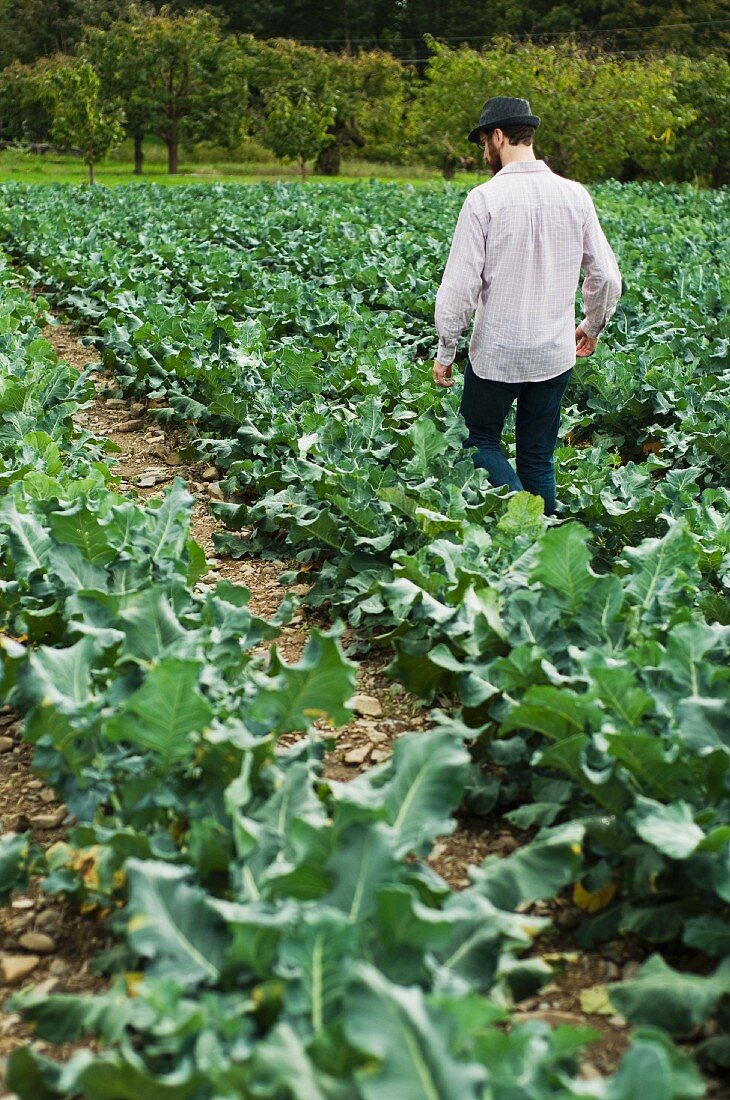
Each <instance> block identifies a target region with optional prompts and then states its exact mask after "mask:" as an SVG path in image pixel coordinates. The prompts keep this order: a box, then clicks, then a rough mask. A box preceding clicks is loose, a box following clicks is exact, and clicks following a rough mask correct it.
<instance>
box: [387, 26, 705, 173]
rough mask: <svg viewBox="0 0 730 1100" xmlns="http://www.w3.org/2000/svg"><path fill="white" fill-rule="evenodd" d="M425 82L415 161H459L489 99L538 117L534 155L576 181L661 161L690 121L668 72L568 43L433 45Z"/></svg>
mask: <svg viewBox="0 0 730 1100" xmlns="http://www.w3.org/2000/svg"><path fill="white" fill-rule="evenodd" d="M431 49H432V51H433V52H432V58H431V61H430V62H429V65H428V68H427V70H426V80H425V83H424V85H423V87H422V88H421V90H420V93H419V94H418V95H417V97H416V100H415V102H414V105H413V108H412V111H411V113H410V117H409V143H410V147H411V150H412V155H413V156H414V157H418V156H425V159H427V160H430V162H431V163H440V162H442V160H443V157H444V155H445V153H448V154H450V155H457V156H466V155H468V153H470V152H471V153H473V151H474V147H473V146H470V144H469V142H468V141H467V140H466V135H467V133H468V132H469V130H470V129H471V128H472V127H473V125H474V122H475V120H476V118H477V117H478V112H479V110H480V108H481V105H482V104H483V102H484V101H485V100H486V99H487V98H488V96H489V95H512V96H522V97H526V98H527V99H529V100H530V105H531V107H532V109H533V111H534V112H535V114H537V115H539V116H540V117H541V120H542V124H541V126H540V129H539V130H538V131H537V135H536V138H535V145H536V150H537V151H538V155H542V156H544V157H545V159H546V160H547V161H548V163H549V164H550V165H551V167H552V168H554V169H555V171H557V172H560V173H562V174H565V175H570V176H572V177H573V178H575V179H579V180H586V181H587V180H596V179H604V178H606V177H608V176H617V177H618V176H620V175H621V173H622V170H623V166H624V164H625V162H626V161H627V160H629V159H633V160H634V161H636V162H637V163H638V164H639V165H641V164H642V162H643V161H647V160H648V161H651V162H652V163H653V164H654V166H655V167H656V164H657V162H659V163H666V162H667V161H668V159H669V157H670V155H671V150H672V145H673V142H674V140H675V137H676V133H677V131H678V130H679V129H680V128H681V127H682V126H683V125H685V124H686V122H687V121H688V120H689V118H690V117H693V116H692V115H691V112H688V110H687V109H686V108H683V107H682V106H681V105H680V104H679V103H678V101H677V98H676V96H675V94H674V91H673V87H672V84H673V80H672V73H671V70H670V67H669V65H668V64H667V63H666V62H665V61H662V60H661V59H658V58H657V59H650V58H646V59H642V60H641V62H637V61H631V60H625V59H621V58H615V57H610V56H605V55H592V54H590V53H588V52H587V51H586V50H584V49H582V48H581V47H580V46H578V45H577V44H576V43H574V42H570V41H568V42H561V43H560V45H552V46H536V45H534V44H532V43H520V42H515V41H514V40H510V39H496V40H494V41H493V42H492V43H491V44H490V45H489V46H487V47H486V48H485V49H484V50H483V51H482V52H480V53H478V52H477V51H476V50H472V49H469V48H468V47H466V46H462V47H460V48H459V49H458V50H450V49H448V48H447V47H445V46H443V45H440V44H439V43H432V44H431Z"/></svg>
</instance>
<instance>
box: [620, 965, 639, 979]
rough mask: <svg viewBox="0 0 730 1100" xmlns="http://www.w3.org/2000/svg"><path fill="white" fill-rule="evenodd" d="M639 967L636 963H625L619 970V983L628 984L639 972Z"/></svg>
mask: <svg viewBox="0 0 730 1100" xmlns="http://www.w3.org/2000/svg"><path fill="white" fill-rule="evenodd" d="M639 965H640V964H639V963H637V962H627V963H626V965H625V966H623V967H622V968H621V981H622V982H630V981H631V979H632V978H635V977H636V975H637V973H638V970H639Z"/></svg>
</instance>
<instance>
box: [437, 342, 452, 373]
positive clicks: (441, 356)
mask: <svg viewBox="0 0 730 1100" xmlns="http://www.w3.org/2000/svg"><path fill="white" fill-rule="evenodd" d="M455 358H456V345H454V346H453V347H447V346H446V344H444V343H443V342H442V341H441V340H439V346H438V351H437V352H436V361H437V362H439V363H442V364H443V365H444V366H445V367H450V366H451V364H452V363H453V361H454V359H455Z"/></svg>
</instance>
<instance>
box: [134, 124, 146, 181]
mask: <svg viewBox="0 0 730 1100" xmlns="http://www.w3.org/2000/svg"><path fill="white" fill-rule="evenodd" d="M143 138H144V134H135V135H134V174H135V176H141V175H142V161H143V160H144V153H143V152H142V140H143Z"/></svg>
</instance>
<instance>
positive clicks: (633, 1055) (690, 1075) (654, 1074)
mask: <svg viewBox="0 0 730 1100" xmlns="http://www.w3.org/2000/svg"><path fill="white" fill-rule="evenodd" d="M705 1093H706V1088H705V1082H704V1081H703V1080H702V1076H701V1074H700V1072H699V1070H698V1069H697V1067H696V1066H695V1065H694V1063H693V1062H692V1059H691V1058H690V1056H689V1055H687V1054H685V1053H684V1052H683V1051H681V1050H679V1049H678V1048H677V1047H676V1046H675V1045H674V1044H673V1043H672V1042H671V1040H670V1039H668V1038H667V1036H666V1035H664V1034H663V1033H662V1032H661V1031H655V1030H654V1029H653V1028H648V1027H641V1028H637V1029H636V1031H634V1033H633V1035H632V1041H631V1046H630V1047H629V1049H628V1051H627V1052H626V1054H625V1055H624V1057H623V1059H622V1061H621V1065H620V1066H619V1069H618V1073H617V1074H616V1076H615V1077H614V1078H613V1080H612V1081H611V1082H610V1084H609V1085H608V1091H607V1092H606V1100H646V1098H647V1097H652V1100H653V1098H654V1097H657V1100H658V1098H659V1097H660V1096H661V1097H662V1100H701V1097H703V1096H704V1095H705Z"/></svg>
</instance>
